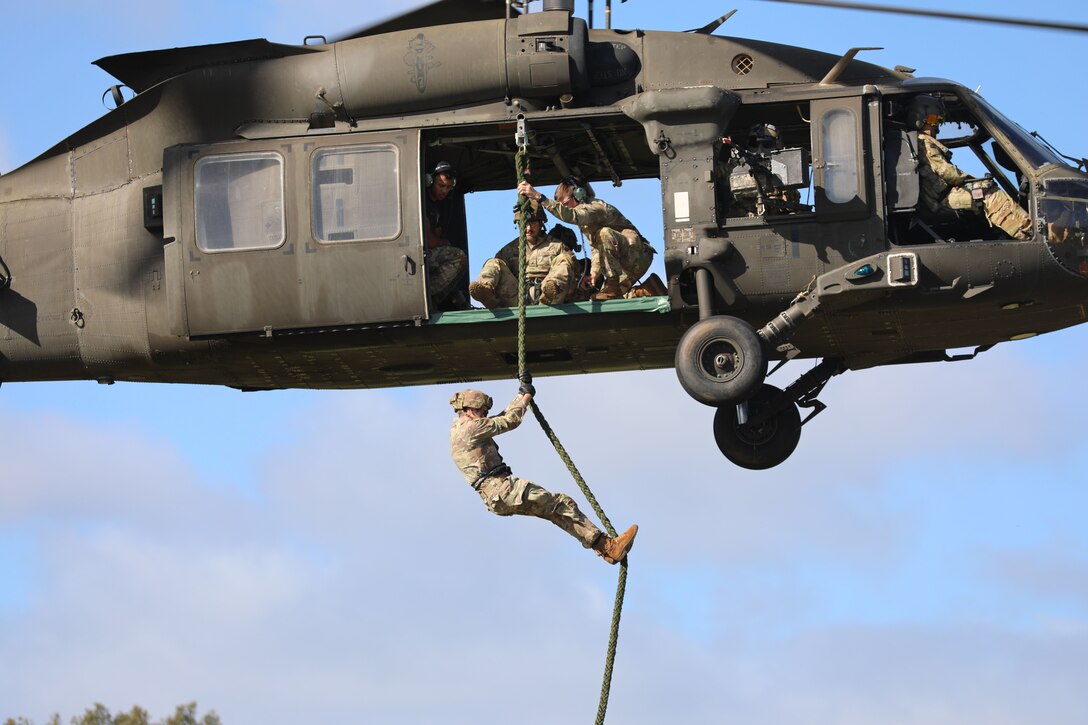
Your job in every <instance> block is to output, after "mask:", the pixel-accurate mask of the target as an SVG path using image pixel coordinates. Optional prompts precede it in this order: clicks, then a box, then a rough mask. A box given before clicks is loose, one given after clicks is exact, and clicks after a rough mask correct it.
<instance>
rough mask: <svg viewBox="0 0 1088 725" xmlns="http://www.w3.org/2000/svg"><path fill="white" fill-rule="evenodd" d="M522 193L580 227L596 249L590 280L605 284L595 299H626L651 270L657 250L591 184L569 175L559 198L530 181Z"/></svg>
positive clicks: (522, 185) (520, 189) (524, 183)
mask: <svg viewBox="0 0 1088 725" xmlns="http://www.w3.org/2000/svg"><path fill="white" fill-rule="evenodd" d="M518 193H519V194H524V195H525V196H526V197H528V198H529V199H533V200H536V201H539V202H540V203H541V206H543V207H544V208H545V209H547V210H548V212H549V213H551V214H552V216H554V217H556V218H557V219H559V220H560V221H563V222H566V223H568V224H577V225H578V226H579V227H581V229H582V233H583V234H584V235H585V237H586V239H588V240H589V245H590V247H591V248H592V250H593V255H592V263H591V265H590V281H591V282H592V283H593V285H594V286H596V285H598V284H601V283H602V281H603V285H602V286H601V291H600V292H598V293H597V294H595V295H594V296H593V299H594V300H614V299H618V298H620V297H623V296H625V295H626V294H627V293H628V292H630V291H631V288H632V287H634V286H635V284H636V283H637V282H638V281H639V279H640V278H641V277H642V275H644V274H646V270H647V269H649V268H650V262H651V261H653V256H654V254H655V250H654V248H653V247H652V246H650V243H649V242H648V241H646V239H645V238H644V237H643V236H642V235H641V234H639V232H638V229H636V228H635V225H634V224H632V223H631V222H630V221H628V220H627V217H625V216H624V215H623V214H621V213H620V212H619V210H618V209H616V207H614V206H612V205H611V204H609V203H608V202H605V201H603V200H601V199H598V198H597V197H596V196H595V195H594V194H593V189H591V188H590V186H589V184H586V183H583V182H582V181H580V180H578V179H576V178H575V177H573V176H568V177H567V178H565V179H563V181H561V182H560V183H559V186H557V187H556V188H555V199H554V200H552V199H545V198H544V195H543V194H541V193H540V192H539V191H537V190H536V189H534V188H533V185H532V184H530V183H529V182H528V181H522V182H521V183H520V184H518Z"/></svg>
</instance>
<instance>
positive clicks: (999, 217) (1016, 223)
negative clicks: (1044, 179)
mask: <svg viewBox="0 0 1088 725" xmlns="http://www.w3.org/2000/svg"><path fill="white" fill-rule="evenodd" d="M944 118H945V105H944V101H942V100H941V99H940V98H937V97H936V96H931V95H927V94H923V95H919V96H915V97H914V98H913V99H912V100H911V101H910V105H908V106H907V128H909V129H913V130H917V131H918V132H919V133H918V179H919V186H920V196H921V201H922V203H923V204H925V206H926V208H928V209H929V210H930V211H932V212H934V213H937V212H940V211H941V210H945V209H954V210H962V211H971V212H973V213H975V214H981V215H983V216H985V217H986V221H988V222H989V223H990V226H994V227H997V228H998V229H1000V230H1002V231H1003V232H1005V233H1006V234H1008V235H1009V237H1011V238H1012V239H1020V240H1027V239H1031V217H1030V216H1028V213H1027V212H1026V211H1024V210H1023V208H1022V207H1021V206H1020V205H1019V204H1017V203H1016V202H1015V201H1013V198H1012V197H1011V196H1009V195H1008V194H1006V193H1005V192H1004V191H1002V190H1001V189H999V188H997V186H995V185H994V182H993V180H992V179H974V178H972V177H971V176H969V175H968V174H965V173H964V172H963V171H961V170H960V168H959V167H958V166H956V165H955V164H954V163H952V151H951V150H949V148H948V147H947V146H945V145H944V144H942V143H941V142H940V141H938V140H937V132H938V130H939V128H940V125H941V123H942V122H943V121H944Z"/></svg>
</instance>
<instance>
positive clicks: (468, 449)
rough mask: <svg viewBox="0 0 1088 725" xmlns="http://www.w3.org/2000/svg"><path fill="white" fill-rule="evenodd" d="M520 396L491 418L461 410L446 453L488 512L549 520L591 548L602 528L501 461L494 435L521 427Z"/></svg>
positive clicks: (570, 501) (562, 497)
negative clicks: (515, 473)
mask: <svg viewBox="0 0 1088 725" xmlns="http://www.w3.org/2000/svg"><path fill="white" fill-rule="evenodd" d="M522 400H523V398H522V396H521V395H519V396H518V397H516V398H514V400H513V401H512V402H511V403H510V404H509V405H508V406H506V410H504V411H503V412H502V413H500V414H499V415H496V416H492V417H490V418H469V417H468V416H467V415H465V414H464V413H461V414H459V415H458V416H457V418H456V419H455V420H454V421H453V425H452V426H451V427H450V453H451V454H452V455H453V462H454V463H455V464H457V467H458V468H459V469H460V470H461V473H462V474H463V475H464V477H465V480H466V481H468V483H469V485H471V486H472V487H473V488H474V489H475V490H476V492H477V493H479V494H480V498H481V499H483V502H484V505H485V506H486V507H487V510H488V511H490V512H491V513H493V514H498V515H499V516H513V515H515V514H517V515H520V516H536V517H539V518H542V519H547V520H548V521H551V522H552V523H553V524H555V525H556V526H558V527H559V528H561V529H563V530H564V531H566V532H567V533H568V534H570V535H571V536H573V537H574V538H576V539H578V541H580V542H581V543H582V546H584V547H585V548H587V549H588V548H591V547H592V546H593V544H594V543H596V542H597V539H598V538H599V537H600V536H601V530H600V529H598V528H597V527H596V526H594V525H593V523H592V522H590V521H589V520H588V519H587V518H586V517H585V515H584V514H583V513H582V512H581V511H580V510H579V509H578V505H577V504H576V503H575V502H574V500H573V499H571V497H570V496H567V495H566V494H562V493H551V492H549V491H546V490H545V489H543V488H541V487H540V486H537V485H536V484H534V483H532V482H531V481H526V480H524V479H521V478H518V477H517V476H514V475H513V474H512V473H511V472H510V468H509V467H508V466H507V465H506V464H505V463H503V460H502V456H501V455H499V447H498V445H497V444H496V443H495V436H497V435H499V434H500V433H505V432H506V431H509V430H513V429H514V428H517V427H518V426H519V425H521V421H522V418H524V417H525V409H526V408H525V404H524V403H523V402H522Z"/></svg>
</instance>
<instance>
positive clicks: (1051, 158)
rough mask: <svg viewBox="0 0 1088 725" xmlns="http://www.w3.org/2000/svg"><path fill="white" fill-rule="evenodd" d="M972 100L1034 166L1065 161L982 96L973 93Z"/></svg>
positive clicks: (1036, 167) (1039, 166)
mask: <svg viewBox="0 0 1088 725" xmlns="http://www.w3.org/2000/svg"><path fill="white" fill-rule="evenodd" d="M971 100H973V101H974V102H975V103H976V104H977V105H978V110H979V112H980V113H981V114H982V115H983V116H985V117H986V120H988V121H989V122H990V123H992V124H993V125H994V126H995V127H996V128H997V129H998V130H999V131H1000V132H1001V133H1002V134H1003V135H1004V136H1005V138H1007V139H1008V140H1009V141H1010V142H1011V143H1012V145H1013V146H1015V147H1016V150H1017V151H1019V152H1020V153H1021V154H1023V156H1024V158H1025V159H1026V160H1027V162H1028V163H1029V164H1031V166H1032V168H1034V169H1040V168H1042V167H1044V166H1046V165H1048V164H1064V163H1065V161H1064V160H1063V159H1062V157H1060V156H1058V155H1057V154H1056V153H1054V152H1053V151H1051V150H1050V149H1048V148H1047V147H1046V146H1044V145H1043V144H1041V143H1039V141H1038V140H1037V139H1036V138H1035V137H1033V136H1032V135H1031V134H1029V133H1028V132H1027V131H1025V130H1024V129H1023V128H1021V127H1020V125H1019V124H1017V123H1014V122H1013V121H1010V120H1009V119H1008V118H1006V117H1005V115H1004V114H1002V113H1001V112H1000V111H998V110H997V109H996V108H994V107H993V106H991V105H990V104H989V103H987V102H986V101H985V100H984V99H983V98H982V97H981V96H979V95H976V94H972V95H971Z"/></svg>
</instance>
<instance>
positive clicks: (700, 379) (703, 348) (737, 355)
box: [675, 315, 767, 407]
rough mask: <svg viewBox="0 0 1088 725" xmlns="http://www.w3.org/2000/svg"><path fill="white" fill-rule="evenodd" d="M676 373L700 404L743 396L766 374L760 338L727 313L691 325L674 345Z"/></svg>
mask: <svg viewBox="0 0 1088 725" xmlns="http://www.w3.org/2000/svg"><path fill="white" fill-rule="evenodd" d="M675 365H676V377H677V378H678V379H679V380H680V385H681V387H683V388H684V390H686V391H687V393H688V395H690V396H691V397H692V398H694V399H695V400H698V401H699V402H700V403H702V404H704V405H710V406H714V407H720V406H723V405H731V404H732V405H735V404H736V403H739V402H740V401H742V400H747V399H748V398H750V397H752V395H753V394H755V392H756V391H757V390H758V389H759V386H760V385H762V384H763V379H764V378H765V377H767V355H766V354H765V353H764V352H763V341H762V340H760V339H759V335H757V334H756V331H755V330H754V329H753V328H752V326H751V325H749V324H748V323H747V322H745V321H744V320H740V319H737V318H736V317H729V316H727V315H718V316H716V317H708V318H707V319H705V320H699V321H698V322H696V323H695V324H694V325H692V326H691V327H690V328H689V329H688V331H687V332H685V333H684V336H683V337H681V338H680V344H679V345H677V346H676V360H675Z"/></svg>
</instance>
